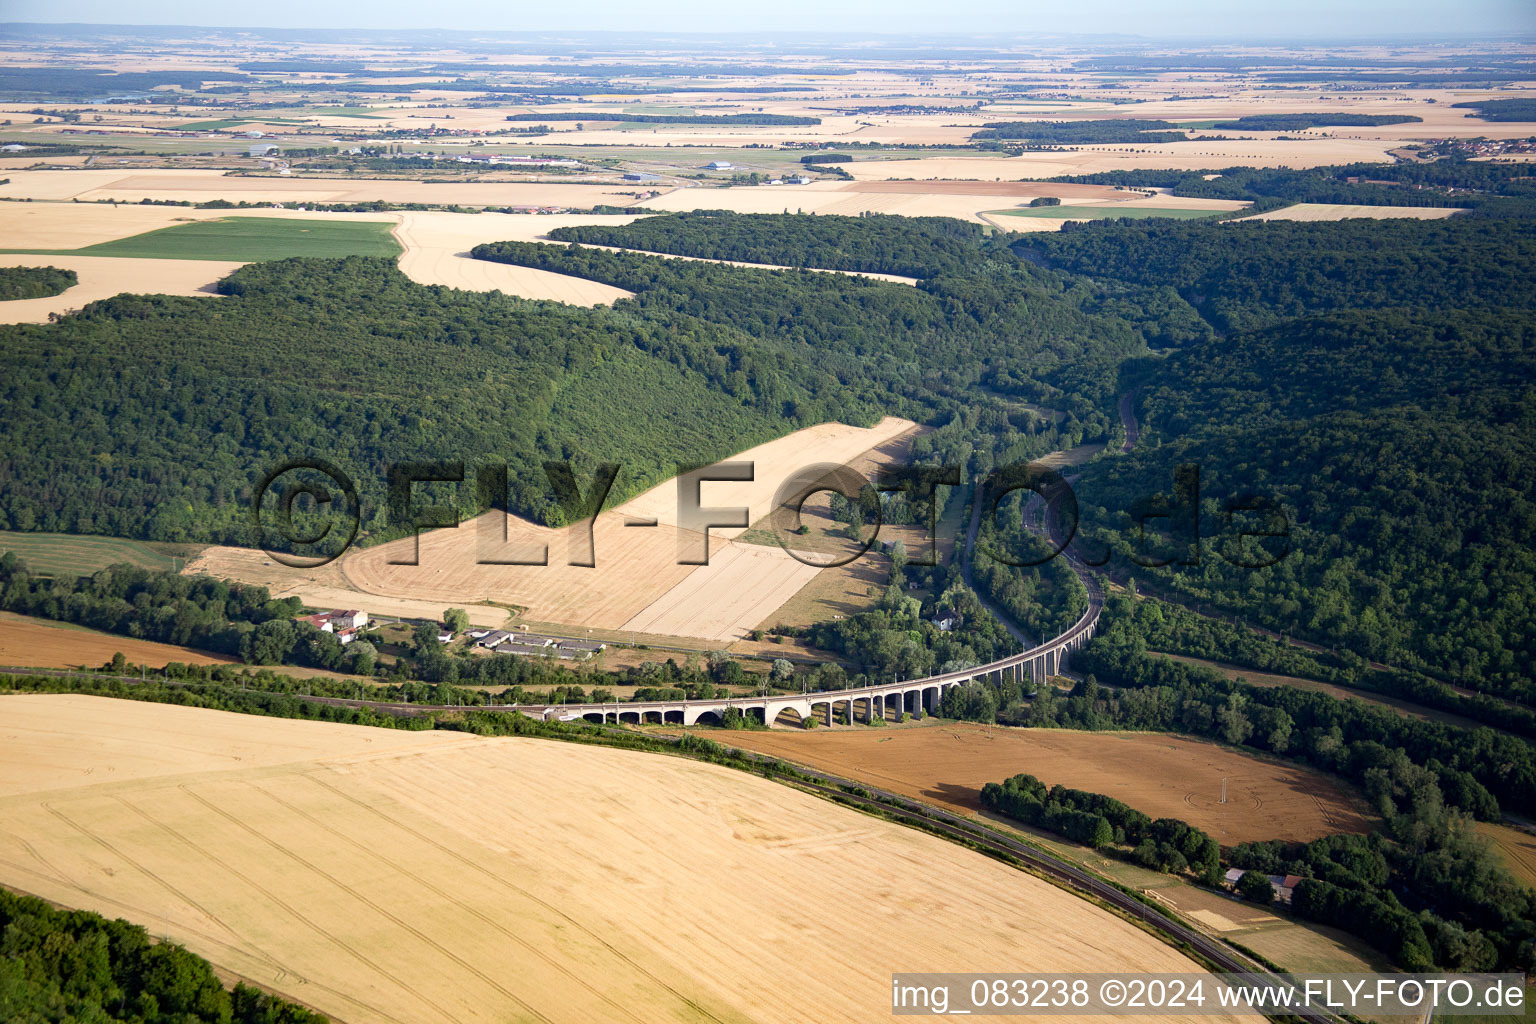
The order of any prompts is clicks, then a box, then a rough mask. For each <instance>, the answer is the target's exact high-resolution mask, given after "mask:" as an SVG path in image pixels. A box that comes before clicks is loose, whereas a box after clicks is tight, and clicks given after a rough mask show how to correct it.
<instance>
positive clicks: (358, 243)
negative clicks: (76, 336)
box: [12, 217, 400, 263]
mask: <svg viewBox="0 0 1536 1024" xmlns="http://www.w3.org/2000/svg"><path fill="white" fill-rule="evenodd" d="M12 251H14V250H12ZM33 251H35V252H47V253H52V252H63V250H33ZM399 252H400V246H399V245H398V244H397V243H396V242H395V240H394V239H393V238H392V237H391V235H390V230H389V225H388V224H383V223H379V222H377V221H361V220H298V219H293V218H286V217H220V218H218V219H216V220H203V221H196V222H193V223H191V224H177V225H174V226H172V227H166V228H159V229H158V230H155V231H149V232H146V233H144V234H141V235H132V236H130V237H128V238H116V239H113V240H111V241H107V242H98V243H96V244H95V245H90V246H86V247H85V248H82V249H76V250H71V251H69V254H71V255H76V256H108V257H113V258H118V259H159V260H225V261H234V260H238V261H241V262H245V263H253V262H256V261H259V260H279V259H285V258H287V257H290V256H313V257H321V258H334V257H339V256H395V255H398V254H399Z"/></svg>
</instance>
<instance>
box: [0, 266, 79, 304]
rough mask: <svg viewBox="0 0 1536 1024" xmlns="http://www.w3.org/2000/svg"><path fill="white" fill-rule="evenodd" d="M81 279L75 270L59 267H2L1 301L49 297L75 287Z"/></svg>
mask: <svg viewBox="0 0 1536 1024" xmlns="http://www.w3.org/2000/svg"><path fill="white" fill-rule="evenodd" d="M79 280H80V278H79V276H78V275H77V274H76V273H75V272H74V271H73V270H60V269H59V268H58V267H0V302H6V301H8V300H10V299H43V298H47V297H48V296H50V295H57V294H59V293H60V292H62V291H63V290H64V289H66V288H72V287H74V285H75V284H76V283H78V282H79Z"/></svg>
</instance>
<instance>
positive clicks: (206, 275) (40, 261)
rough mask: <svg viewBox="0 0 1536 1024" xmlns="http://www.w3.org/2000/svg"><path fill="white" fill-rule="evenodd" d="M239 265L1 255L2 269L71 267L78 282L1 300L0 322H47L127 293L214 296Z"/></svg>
mask: <svg viewBox="0 0 1536 1024" xmlns="http://www.w3.org/2000/svg"><path fill="white" fill-rule="evenodd" d="M241 266H243V264H240V263H232V262H229V261H226V260H147V259H121V258H113V257H106V256H73V255H66V256H14V255H12V256H6V255H0V267H58V268H59V269H60V270H73V271H74V272H75V274H76V275H77V276H78V277H79V283H78V284H76V285H74V286H73V287H70V288H66V289H65V290H64V291H62V292H60V293H59V294H58V295H50V296H46V297H44V298H40V299H12V300H11V301H9V302H0V323H5V324H42V323H47V322H48V317H49V314H52V313H66V312H71V311H73V310H78V309H80V308H82V307H84V306H85V305H86V304H87V303H90V302H95V301H96V300H98V299H110V298H111V297H112V296H114V295H119V294H121V293H123V292H149V293H154V294H158V295H203V296H207V297H209V298H214V297H216V292H215V286H216V285H217V284H218V282H219V280H220V279H221V278H224V277H227V276H228V275H229V274H231V273H233V272H234V271H236V270H238V269H239V268H240V267H241Z"/></svg>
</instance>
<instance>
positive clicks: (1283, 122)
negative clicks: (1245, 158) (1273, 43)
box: [1211, 113, 1424, 132]
mask: <svg viewBox="0 0 1536 1024" xmlns="http://www.w3.org/2000/svg"><path fill="white" fill-rule="evenodd" d="M1422 120H1424V119H1423V118H1422V117H1414V116H1413V115H1412V114H1344V113H1332V114H1249V115H1247V116H1245V117H1240V118H1238V119H1237V120H1235V121H1217V122H1216V123H1215V124H1213V125H1211V127H1212V128H1214V129H1216V130H1217V131H1224V130H1232V131H1248V132H1294V131H1301V130H1303V129H1306V128H1322V127H1339V128H1347V127H1361V128H1374V127H1378V126H1380V125H1385V124H1411V123H1413V122H1415V121H1422Z"/></svg>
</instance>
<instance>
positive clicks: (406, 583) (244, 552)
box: [186, 416, 914, 641]
mask: <svg viewBox="0 0 1536 1024" xmlns="http://www.w3.org/2000/svg"><path fill="white" fill-rule="evenodd" d="M913 426H914V424H913V423H912V422H911V421H910V420H904V419H900V418H898V417H894V416H888V417H886V418H885V419H883V420H882V421H881V422H879V423H877V424H876V425H875V426H873V427H868V428H864V427H851V426H848V425H847V424H843V423H823V424H819V425H817V426H814V427H806V428H804V429H802V430H798V431H795V432H794V433H792V434H789V435H786V436H785V437H781V438H778V439H777V440H774V441H769V442H767V443H766V444H761V445H758V446H756V447H754V448H750V449H748V450H746V451H744V452H741V453H740V454H738V455H735V456H733V457H732V459H733V460H734V461H749V462H751V463H753V465H754V467H755V468H754V479H753V480H751V481H743V482H739V483H738V482H727V481H707V482H703V483H702V484H701V485H700V488H701V490H700V501H701V503H702V504H703V505H704V506H705V507H742V506H744V507H746V508H747V509H748V516H749V519H748V521H749V522H752V523H757V522H759V521H760V520H762V519H764V518H765V517H766V516H767V515H768V513H769V511H770V509H771V507H772V504H773V499H774V495H775V493H776V492H777V490H778V488H779V487H780V486H781V485H782V484H783V482H784V481H785V480H786V479H787V478H788V477H789V476H790V475H791V474H792V473H794V472H795V471H797V470H799V469H802V468H804V467H807V466H811V465H815V464H820V463H832V464H836V465H845V464H848V463H850V462H853V461H855V460H857V459H858V458H859V457H860V456H861V455H863V454H864V453H865V452H868V451H870V450H871V449H874V448H877V447H879V446H880V445H883V444H886V443H887V442H889V441H891V440H892V439H894V438H896V437H898V436H900V435H902V434H903V433H905V432H907V431H908V430H911V429H912V428H913ZM678 519H679V517H678V511H677V482H676V480H675V479H674V480H668V481H667V482H665V483H662V484H659V485H657V486H655V487H652V488H651V489H649V490H647V491H645V492H643V493H641V494H639V495H637V496H636V497H634V498H631V499H630V500H629V501H627V502H625V503H623V504H622V505H619V506H617V507H616V508H613V509H611V510H609V511H606V512H603V513H602V514H600V515H599V516H598V517H597V519H596V521H595V523H594V524H593V525H592V527H591V530H592V549H591V550H592V552H593V554H594V555H595V562H596V565H595V566H592V567H587V566H584V565H571V564H570V561H571V558H572V557H573V556H575V555H578V554H584V553H585V550H586V548H585V545H586V537H587V532H586V531H587V524H586V523H582V524H577V525H576V526H572V527H567V528H565V529H560V530H554V529H549V528H547V527H543V526H538V525H535V524H533V523H531V522H528V521H526V520H522V519H518V518H515V517H502V516H501V514H500V513H496V512H492V513H487V514H486V515H483V516H481V517H479V518H477V519H475V520H473V521H471V522H467V523H464V524H462V525H461V526H460V527H459V528H457V529H452V530H432V531H427V532H424V533H422V534H421V537H420V541H419V544H420V546H419V551H418V552H415V553H413V552H412V550H411V549H412V547H413V545H415V544H416V542H415V541H412V540H410V539H406V540H401V541H393V542H391V543H389V544H381V545H378V546H376V547H370V548H364V549H362V550H359V551H356V552H353V553H351V554H349V555H347V556H345V557H344V558H343V559H341V560H340V561H339V562H338V563H332V564H331V565H327V566H323V567H321V568H320V569H316V570H306V569H289V568H287V567H285V566H282V565H280V564H276V563H274V562H273V561H272V560H271V559H269V558H266V557H265V556H264V555H262V554H261V553H260V552H253V551H250V550H248V549H244V548H230V547H212V548H208V549H206V550H205V551H203V552H202V553H201V554H200V555H199V556H198V557H197V558H196V559H194V560H193V561H192V562H191V563H189V564H188V566H187V569H186V571H187V572H192V573H197V572H202V573H208V574H210V575H214V576H220V577H223V578H226V579H234V580H238V581H240V582H244V583H259V584H262V585H265V586H268V587H271V588H272V589H273V592H274V594H275V595H276V596H279V597H287V596H290V595H296V596H298V597H300V598H301V599H303V600H304V602H305V603H306V604H309V605H312V606H321V605H324V606H331V607H343V606H346V607H352V606H358V605H360V606H362V607H363V608H366V609H367V610H369V611H374V612H377V613H383V614H387V613H389V612H388V611H387V608H386V605H388V606H391V607H396V608H401V609H404V608H406V607H407V606H410V607H420V608H422V609H428V610H430V609H436V610H435V611H432V612H431V614H432V616H433V617H436V615H437V614H438V613H440V612H441V610H442V608H443V607H447V606H448V605H462V606H465V607H467V608H468V610H469V612H470V616H471V619H472V620H473V621H475V622H477V623H478V624H482V625H490V626H499V625H501V624H502V623H503V622H504V621H505V618H506V612H505V611H504V610H503V609H501V608H499V607H493V606H491V605H489V604H487V602H494V603H495V604H496V605H515V606H517V607H519V608H522V609H524V612H523V617H524V618H526V619H527V620H529V621H536V622H541V623H550V624H560V625H564V626H568V627H573V628H575V627H591V628H595V629H608V630H627V631H632V632H643V633H653V634H662V635H668V636H682V637H695V638H702V639H709V640H721V641H728V640H734V639H737V638H739V637H741V636H742V635H744V634H746V633H747V632H749V631H750V630H752V629H753V628H755V627H757V626H758V625H759V624H760V623H762V622H763V621H764V620H766V619H768V618H769V617H770V615H771V614H772V613H773V612H774V610H775V609H777V608H779V607H780V606H781V605H783V604H784V603H785V602H786V601H788V600H790V599H791V598H792V597H793V596H794V595H795V594H796V593H797V592H798V591H799V590H800V588H801V587H803V586H805V585H806V584H807V583H808V582H810V580H811V579H812V578H814V577H815V575H816V573H817V572H818V571H819V570H818V569H817V567H816V566H813V565H805V564H803V563H802V562H800V561H798V560H796V559H795V558H794V557H792V556H791V555H790V554H788V553H787V552H785V551H784V550H783V549H782V548H779V547H777V546H775V547H765V546H762V545H750V544H742V543H739V542H736V541H734V540H733V538H735V537H737V536H739V535H740V534H741V533H742V530H740V529H715V530H711V531H710V540H709V561H708V564H705V565H693V564H679V560H680V559H682V558H690V557H691V558H697V557H700V556H701V553H702V550H703V548H702V545H703V538H702V535H701V534H699V533H697V532H695V531H691V530H686V529H683V528H681V527H680V526H679V525H678ZM643 522H654V523H655V524H656V525H654V526H646V527H635V526H633V525H630V524H633V523H643ZM503 524H505V526H504V528H503ZM503 529H504V532H503ZM503 537H505V539H503ZM546 551H547V558H548V564H547V565H513V564H482V560H486V561H490V560H493V559H499V560H502V561H503V562H505V561H510V560H512V559H521V560H524V561H528V560H530V559H534V558H538V557H541V556H543V555H544V554H545V552H546ZM411 558H414V559H415V560H416V562H417V564H414V565H395V564H391V562H394V561H405V560H408V559H411ZM397 614H411V613H410V612H406V611H401V612H398V613H397Z"/></svg>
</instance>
